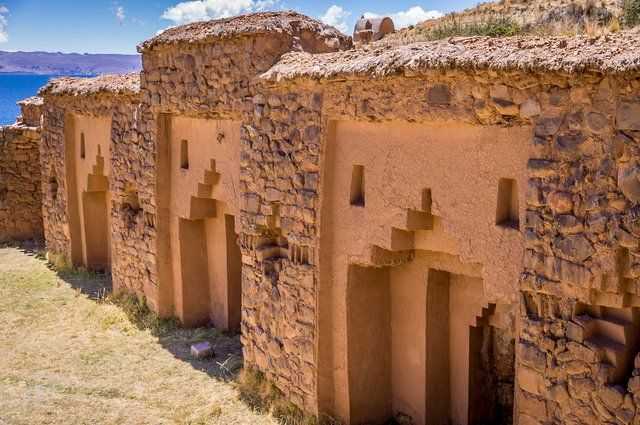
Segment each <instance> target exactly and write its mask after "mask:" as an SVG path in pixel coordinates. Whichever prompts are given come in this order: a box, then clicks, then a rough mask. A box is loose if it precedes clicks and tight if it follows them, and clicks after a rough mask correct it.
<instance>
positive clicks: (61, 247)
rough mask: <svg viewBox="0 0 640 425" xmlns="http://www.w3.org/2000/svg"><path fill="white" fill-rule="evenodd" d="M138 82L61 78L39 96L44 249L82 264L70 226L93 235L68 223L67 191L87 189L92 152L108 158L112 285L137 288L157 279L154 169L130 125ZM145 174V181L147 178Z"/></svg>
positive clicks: (130, 79) (112, 78)
mask: <svg viewBox="0 0 640 425" xmlns="http://www.w3.org/2000/svg"><path fill="white" fill-rule="evenodd" d="M137 84H138V82H137V78H136V76H131V75H124V76H117V77H115V76H104V77H97V78H95V79H79V80H77V81H76V80H73V79H61V80H57V81H54V82H53V83H51V84H50V85H48V86H46V87H45V88H44V89H43V90H42V91H41V93H42V94H43V95H44V98H45V106H44V113H43V123H44V124H43V125H44V129H45V131H44V133H43V138H42V144H41V147H40V156H41V167H42V184H43V186H44V188H45V189H44V195H43V196H44V197H43V204H44V226H45V236H46V244H47V249H49V250H51V251H53V252H57V253H63V254H66V255H68V256H69V257H70V258H74V257H75V259H76V261H77V263H78V265H82V258H83V254H82V248H83V247H84V246H85V244H84V243H83V242H77V243H76V247H75V248H74V247H72V239H73V234H72V232H79V234H80V236H79V237H78V238H76V240H78V241H83V240H84V241H86V240H90V239H91V238H90V237H88V235H87V237H86V238H82V236H81V234H82V228H83V227H82V225H81V221H80V220H79V217H78V218H77V219H74V220H71V223H70V214H72V213H73V211H74V209H73V208H70V203H71V204H73V202H74V201H73V200H71V199H70V198H69V196H70V193H73V194H74V195H73V196H75V197H77V196H78V194H79V193H81V192H83V191H84V190H86V189H87V187H86V185H87V184H89V183H88V181H87V177H88V175H89V174H92V173H93V172H94V167H95V166H99V164H98V162H96V161H98V159H97V156H100V157H102V158H107V161H106V164H105V165H106V167H105V168H106V170H103V171H106V173H107V174H106V175H104V177H106V178H107V179H108V192H109V199H107V202H108V205H107V208H108V209H109V211H110V217H109V220H110V224H109V226H110V229H111V233H110V235H111V249H110V250H111V252H112V253H113V256H112V258H111V268H112V274H113V280H114V286H115V287H116V288H118V289H120V290H127V291H130V292H135V291H137V292H139V293H142V292H143V290H142V286H143V285H150V284H152V283H153V282H155V257H154V256H153V252H154V247H153V244H152V243H151V241H152V240H153V236H154V234H155V227H154V226H155V221H154V219H153V217H154V215H155V205H154V191H155V188H154V186H153V179H152V178H150V177H148V176H154V175H155V171H154V170H153V168H151V167H150V166H148V165H147V164H149V162H150V161H149V158H150V157H152V155H153V153H152V152H153V150H152V149H150V148H149V147H147V146H145V145H144V144H142V143H141V142H140V139H139V138H138V134H137V131H136V122H135V118H136V111H137V109H138V98H137V88H136V87H137ZM82 133H84V136H85V143H86V145H85V149H86V151H85V158H80V152H79V150H80V137H81V134H82ZM98 149H100V154H99V155H98ZM70 152H73V154H74V155H73V158H72V156H71V155H70ZM71 170H73V172H74V173H76V172H77V173H79V174H81V177H78V178H77V179H76V178H75V176H74V178H73V179H72V178H71V176H69V175H68V173H69V172H70V171H71ZM82 170H84V171H82ZM96 177H99V176H96ZM104 177H103V178H104ZM72 181H73V182H75V183H76V184H77V188H76V190H73V191H72V192H70V191H69V187H68V184H69V183H70V182H72ZM95 181H96V180H95V179H94V182H95ZM148 181H151V183H150V184H145V182H148ZM70 201H71V202H70ZM77 245H80V247H78V246H77ZM78 250H80V257H78ZM78 258H80V259H78Z"/></svg>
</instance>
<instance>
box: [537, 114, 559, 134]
mask: <svg viewBox="0 0 640 425" xmlns="http://www.w3.org/2000/svg"><path fill="white" fill-rule="evenodd" d="M563 120H564V117H562V116H559V117H552V118H540V119H539V120H538V122H537V123H536V127H535V129H534V132H535V135H536V136H540V137H545V136H553V135H554V134H556V133H557V132H558V130H560V126H561V125H562V121H563Z"/></svg>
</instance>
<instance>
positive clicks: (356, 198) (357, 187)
mask: <svg viewBox="0 0 640 425" xmlns="http://www.w3.org/2000/svg"><path fill="white" fill-rule="evenodd" d="M349 203H350V204H351V205H354V206H357V207H364V165H354V166H353V171H352V172H351V194H350V198H349Z"/></svg>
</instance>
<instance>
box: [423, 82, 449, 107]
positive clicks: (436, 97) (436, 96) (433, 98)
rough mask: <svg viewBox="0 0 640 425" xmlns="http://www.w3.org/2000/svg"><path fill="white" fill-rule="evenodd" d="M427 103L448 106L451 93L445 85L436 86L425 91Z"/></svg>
mask: <svg viewBox="0 0 640 425" xmlns="http://www.w3.org/2000/svg"><path fill="white" fill-rule="evenodd" d="M427 102H428V103H429V104H431V105H448V104H450V103H451V92H450V90H449V87H448V86H446V85H445V84H438V85H436V86H433V87H431V88H429V90H428V91H427Z"/></svg>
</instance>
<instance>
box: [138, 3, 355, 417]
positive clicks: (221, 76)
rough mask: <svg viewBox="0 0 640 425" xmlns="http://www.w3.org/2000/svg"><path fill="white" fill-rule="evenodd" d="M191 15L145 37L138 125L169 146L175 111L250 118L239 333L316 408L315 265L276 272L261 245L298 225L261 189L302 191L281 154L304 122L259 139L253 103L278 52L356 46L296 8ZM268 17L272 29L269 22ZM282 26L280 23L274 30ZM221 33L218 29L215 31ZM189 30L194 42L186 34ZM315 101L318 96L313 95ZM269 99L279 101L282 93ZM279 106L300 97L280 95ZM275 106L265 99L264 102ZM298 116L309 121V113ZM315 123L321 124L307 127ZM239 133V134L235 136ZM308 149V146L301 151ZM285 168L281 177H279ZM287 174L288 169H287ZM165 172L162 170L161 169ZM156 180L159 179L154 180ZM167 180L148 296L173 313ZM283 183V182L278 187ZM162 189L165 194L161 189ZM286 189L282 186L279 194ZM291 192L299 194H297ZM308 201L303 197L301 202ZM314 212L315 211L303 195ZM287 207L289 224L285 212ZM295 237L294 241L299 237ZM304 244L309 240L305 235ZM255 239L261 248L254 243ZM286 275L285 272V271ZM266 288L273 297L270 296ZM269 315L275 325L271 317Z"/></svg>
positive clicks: (243, 164)
mask: <svg viewBox="0 0 640 425" xmlns="http://www.w3.org/2000/svg"><path fill="white" fill-rule="evenodd" d="M201 25H202V26H203V27H207V28H206V29H203V28H201V27H200V24H193V25H190V26H187V27H185V28H182V29H176V30H175V34H174V32H172V31H169V32H166V33H165V34H163V35H161V36H159V37H157V38H156V39H152V40H150V41H148V42H146V43H144V44H143V45H141V46H140V48H139V50H140V51H141V53H142V54H143V58H142V61H143V69H144V70H143V72H142V74H141V82H142V84H141V101H142V105H141V110H140V113H139V116H138V118H139V133H140V135H141V139H142V140H143V141H144V143H145V144H147V145H149V146H155V148H156V150H157V152H158V153H160V154H159V156H157V157H156V158H162V155H163V154H162V153H163V152H166V151H167V150H168V149H169V146H168V145H167V144H168V140H170V133H171V129H170V125H171V124H170V123H171V120H172V116H183V117H191V118H205V119H215V120H235V121H242V120H245V122H246V124H245V125H243V126H242V128H241V140H240V141H238V143H240V150H241V154H240V155H241V160H240V164H239V166H240V187H239V188H238V189H237V192H238V194H239V198H240V199H239V205H240V214H239V217H236V231H237V233H238V234H239V235H240V246H241V250H242V254H243V257H242V258H243V264H242V303H243V307H242V309H243V311H242V317H243V321H242V334H243V343H244V355H245V361H246V363H247V364H248V365H250V366H255V367H258V368H259V369H260V370H263V371H265V372H266V373H267V375H268V376H269V378H271V379H274V380H276V382H277V383H278V384H279V387H280V388H281V389H282V390H284V391H285V393H286V394H287V395H288V396H290V397H291V398H292V399H293V401H294V402H295V403H297V404H298V405H300V406H303V407H306V408H307V409H308V410H311V411H315V410H316V395H315V383H314V381H315V380H314V374H315V372H314V368H315V366H314V364H313V362H314V360H313V359H314V342H313V326H314V325H313V323H314V322H313V314H314V307H313V304H314V303H313V290H312V287H313V284H314V281H313V275H312V273H311V268H310V266H308V265H301V264H300V265H299V264H294V263H293V262H288V261H286V260H283V261H284V262H286V264H288V265H290V268H289V269H288V270H286V271H283V272H281V273H280V274H278V273H274V268H273V267H276V268H280V267H281V265H280V264H279V263H280V261H276V262H277V263H278V265H274V264H273V263H274V261H273V260H271V261H263V260H260V259H259V254H258V251H259V250H260V248H259V247H258V245H260V243H262V242H265V241H273V239H274V238H275V237H276V236H277V234H278V232H279V231H280V230H278V228H280V227H283V228H289V226H296V228H299V226H300V225H301V224H302V222H300V221H298V222H297V223H295V224H294V223H292V222H291V220H290V217H291V216H292V214H298V213H299V212H301V211H302V209H303V207H300V208H298V207H296V208H297V210H298V212H293V211H291V212H289V211H287V210H285V209H284V207H283V210H282V211H280V212H279V211H278V206H277V205H276V204H274V203H273V202H272V201H273V199H271V198H269V202H265V203H264V205H263V204H262V202H261V199H260V196H258V195H257V194H256V193H257V191H258V190H262V189H263V188H266V186H269V187H271V189H273V190H270V191H269V193H271V194H274V193H276V192H278V190H280V189H282V190H285V191H289V192H290V196H291V197H292V198H291V201H290V202H289V203H287V205H290V206H293V205H295V204H296V202H297V201H298V200H299V201H300V202H302V199H301V198H299V197H298V195H297V191H298V189H297V188H298V187H299V185H300V182H299V181H296V182H294V180H295V179H296V178H297V177H296V176H295V173H293V174H291V173H292V172H293V171H294V170H293V168H292V167H288V168H286V169H284V168H280V167H281V165H283V164H285V162H284V160H283V157H288V155H289V154H290V153H291V148H292V146H293V143H296V145H299V144H300V143H301V142H302V138H303V137H311V138H313V137H315V136H314V135H311V136H303V133H304V130H302V131H300V132H298V136H297V137H298V138H297V140H295V141H294V140H292V141H279V142H278V143H277V144H274V143H270V142H268V141H267V140H266V139H265V140H264V141H262V140H257V139H256V138H255V135H256V134H257V132H258V131H259V128H260V126H261V125H268V124H267V123H266V121H263V122H261V121H260V120H258V119H257V118H256V117H257V116H256V115H254V110H263V109H264V108H265V106H264V105H263V102H262V101H261V100H260V99H261V96H260V95H259V94H258V92H257V87H258V86H257V85H256V84H255V80H256V79H257V77H258V76H259V75H260V74H262V73H263V72H265V71H267V70H268V69H269V68H271V67H272V66H273V65H274V64H275V63H276V62H277V61H278V59H279V58H280V57H281V56H282V55H284V54H285V53H287V52H290V51H307V52H311V53H314V52H327V51H335V50H339V49H344V48H347V47H349V46H350V39H349V38H348V37H346V36H343V35H342V34H340V33H339V32H338V31H336V30H335V29H333V28H329V27H325V26H324V25H322V24H320V23H319V22H317V21H314V20H311V19H309V18H307V17H304V16H302V15H299V14H296V13H293V12H284V13H267V14H256V15H249V16H247V17H240V18H232V19H230V20H220V21H214V22H212V23H208V24H201ZM263 26H266V27H269V28H270V29H271V30H270V31H265V30H263V29H262V27H263ZM274 28H279V30H277V31H276V30H273V29H274ZM209 33H215V34H216V36H214V35H211V36H208V35H207V34H209ZM187 39H189V40H190V41H191V42H189V43H187V42H186V40H187ZM307 99H308V101H309V102H314V101H315V100H314V99H313V96H308V97H307ZM272 101H276V100H275V98H274V99H273V100H272ZM277 101H278V102H279V103H278V104H277V105H274V106H277V107H280V106H281V105H283V102H284V104H286V105H289V106H292V105H293V103H290V102H289V101H287V100H285V99H282V100H280V99H278V100H277ZM267 107H268V106H267ZM304 114H305V116H304V117H302V116H301V117H300V121H299V122H300V123H302V122H304V121H306V113H304ZM309 131H310V132H311V133H313V132H314V131H315V130H314V128H313V127H312V128H310V130H309ZM232 142H233V141H232ZM301 153H302V152H301ZM256 154H260V155H264V156H263V157H262V158H261V162H260V163H259V164H258V163H256V162H255V158H256V157H255V155H256ZM168 160H170V158H166V157H165V159H164V160H163V161H164V162H160V163H159V162H156V163H154V164H153V166H155V167H156V170H158V175H157V176H156V179H159V178H160V171H161V170H163V169H165V168H166V167H168V163H167V162H166V161H168ZM278 176H280V178H278ZM285 176H286V177H285ZM160 179H161V178H160ZM154 183H155V181H154ZM167 184H168V183H167V182H166V181H162V180H157V185H158V186H157V187H158V193H157V197H156V206H157V208H158V216H157V221H158V226H159V227H158V239H157V240H156V246H157V249H158V251H157V264H158V278H159V280H158V285H157V286H156V287H155V288H151V290H150V291H148V292H146V297H147V299H148V300H152V301H151V302H152V303H153V305H155V308H156V310H157V311H159V312H160V313H161V314H162V315H172V314H174V300H173V297H174V294H173V291H174V283H173V282H172V276H173V274H174V273H175V271H174V270H172V269H171V257H172V254H171V252H172V251H173V252H175V250H176V249H178V248H177V247H175V246H172V245H171V241H170V229H169V222H170V217H171V214H172V212H171V211H170V209H169V204H170V201H169V199H168V196H170V195H169V194H168V191H167V188H168V187H167ZM276 185H277V187H278V188H279V189H276ZM163 196H164V198H163ZM278 196H279V195H278ZM294 199H295V200H296V201H294ZM300 205H302V204H300ZM306 208H307V209H306V211H307V213H312V210H311V205H310V204H308V203H307V204H306ZM280 213H282V214H283V217H286V218H283V220H282V224H280V221H279V220H280V219H279V214H280ZM293 242H294V240H291V241H290V243H293ZM300 243H301V244H302V245H304V246H306V245H307V244H306V243H305V242H304V240H302V241H300ZM256 248H258V249H256ZM279 276H282V278H279ZM264 284H267V285H269V286H270V287H272V288H275V287H276V286H277V287H278V288H279V292H278V295H277V298H274V297H273V293H272V292H270V291H263V290H262V289H263V285H264ZM265 296H269V297H271V298H270V302H269V303H268V304H266V303H265V301H266V298H265ZM258 305H260V306H261V309H260V313H259V314H260V320H261V322H260V325H256V322H255V320H257V316H256V314H255V313H256V307H257V306H258ZM267 323H271V325H270V326H266V324H267Z"/></svg>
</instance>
